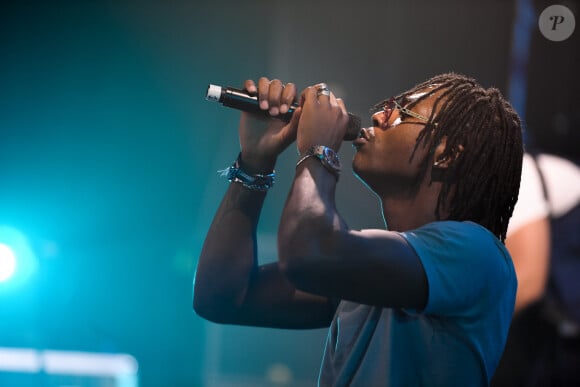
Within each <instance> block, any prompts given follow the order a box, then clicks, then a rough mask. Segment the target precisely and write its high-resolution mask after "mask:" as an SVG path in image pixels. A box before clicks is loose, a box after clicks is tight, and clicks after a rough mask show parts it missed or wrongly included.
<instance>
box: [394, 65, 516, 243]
mask: <svg viewBox="0 0 580 387" xmlns="http://www.w3.org/2000/svg"><path fill="white" fill-rule="evenodd" d="M426 90H427V93H426V94H425V95H422V96H421V97H420V98H418V99H417V100H415V101H413V102H412V103H411V104H409V105H408V107H409V108H412V107H413V106H414V105H416V104H417V103H419V102H420V101H422V100H424V99H425V98H427V97H429V96H431V95H433V94H434V93H437V92H439V91H441V93H440V94H439V95H438V96H437V98H436V100H435V102H434V105H433V109H432V111H431V115H430V117H429V123H427V124H426V125H425V128H424V129H422V131H421V132H420V134H419V136H418V138H417V143H416V145H415V151H416V150H417V149H418V147H419V145H421V144H423V145H424V146H427V147H428V149H429V152H428V154H427V156H426V157H425V159H424V160H422V164H421V169H420V170H421V176H420V177H421V179H420V180H422V178H423V177H424V175H425V173H427V169H428V167H429V164H430V163H431V160H432V159H433V155H434V152H435V149H436V148H437V145H439V143H440V142H441V141H442V140H443V139H445V140H446V147H445V150H444V151H443V153H442V154H441V155H440V157H439V159H440V160H443V159H447V158H451V160H453V161H452V164H451V166H450V167H449V168H448V170H447V172H445V175H446V176H445V179H443V185H442V189H441V193H440V194H439V198H438V202H437V207H436V210H435V213H436V216H437V219H440V211H441V208H442V206H443V205H445V203H447V199H448V197H449V195H450V194H451V193H452V195H453V196H452V197H451V200H450V201H449V203H450V204H449V207H448V208H446V210H448V213H449V217H448V218H447V219H449V220H457V221H465V220H471V221H474V222H476V223H479V224H481V225H482V226H484V227H486V228H487V229H488V230H490V231H491V232H492V233H494V234H495V235H496V236H497V237H498V238H499V239H500V240H501V241H502V242H504V241H505V237H506V232H507V227H508V222H509V219H510V217H511V216H512V213H513V209H514V206H515V204H516V201H517V198H518V193H519V188H520V176H521V169H522V157H523V140H522V128H521V122H520V118H519V116H518V114H517V113H516V111H515V110H514V109H513V107H512V106H511V104H510V103H509V102H508V101H507V100H505V99H504V97H503V96H502V95H501V93H500V91H499V90H498V89H496V88H488V89H485V88H483V87H481V86H480V85H479V84H478V83H477V82H476V81H475V80H474V79H472V78H468V77H466V76H464V75H460V74H455V73H448V74H442V75H438V76H435V77H433V78H431V79H429V80H428V81H426V82H423V83H421V84H419V85H417V86H415V87H414V88H413V89H412V90H410V91H408V92H407V93H405V94H411V93H416V92H417V91H426ZM414 155H415V152H413V155H412V156H411V158H413V157H414Z"/></svg>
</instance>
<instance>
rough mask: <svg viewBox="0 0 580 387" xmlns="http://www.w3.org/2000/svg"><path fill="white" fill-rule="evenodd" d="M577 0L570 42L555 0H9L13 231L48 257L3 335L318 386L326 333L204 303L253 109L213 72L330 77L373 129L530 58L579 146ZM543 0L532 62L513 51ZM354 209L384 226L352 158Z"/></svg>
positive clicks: (0, 152)
mask: <svg viewBox="0 0 580 387" xmlns="http://www.w3.org/2000/svg"><path fill="white" fill-rule="evenodd" d="M557 3H558V4H564V5H566V6H568V7H569V8H570V9H571V10H572V11H573V12H574V14H575V15H576V24H577V27H576V31H575V32H574V34H573V35H572V37H570V38H569V39H568V40H566V41H564V42H552V41H548V40H546V39H545V38H543V36H542V35H541V34H540V33H539V31H538V28H537V16H538V15H539V13H540V12H541V10H543V9H544V8H545V7H547V6H548V5H550V4H552V2H547V1H542V2H532V1H523V0H522V1H505V0H493V1H486V2H483V1H482V2H479V1H462V0H442V1H437V2H435V1H429V0H415V1H407V2H396V1H384V0H383V1H357V2H338V3H337V2H335V1H329V0H324V1H317V2H311V1H305V0H304V1H302V0H296V1H294V2H292V3H289V2H277V1H266V0H252V1H223V0H222V1H215V0H214V1H152V0H148V1H147V0H146V1H123V0H120V1H52V2H40V1H18V2H16V1H14V2H3V3H2V4H3V5H1V6H0V231H2V230H5V229H10V230H18V232H20V233H21V234H22V235H23V236H24V237H25V238H26V240H27V241H28V244H29V246H30V250H31V251H32V252H33V255H34V257H35V259H34V260H33V261H34V262H36V264H35V265H34V267H33V269H34V270H33V269H31V270H30V271H31V274H30V276H29V277H28V278H27V280H26V281H22V283H19V284H18V286H16V285H13V286H12V287H11V285H10V283H0V347H9V348H13V347H26V348H37V349H40V350H42V349H58V350H75V351H88V352H98V353H127V354H131V355H132V356H134V357H135V359H136V360H137V361H138V363H139V379H140V385H141V386H144V387H153V386H176V387H177V386H202V385H205V386H228V385H232V386H241V385H296V386H299V385H305V386H311V385H314V384H315V381H316V377H317V372H318V366H319V362H320V357H321V355H322V346H323V343H324V339H325V334H326V332H325V331H324V330H318V331H310V332H308V331H276V330H268V329H256V328H241V327H230V326H217V325H214V324H210V323H207V322H205V321H204V320H202V319H200V318H199V317H198V316H196V315H195V313H194V312H193V310H192V308H191V296H192V278H193V273H194V270H195V265H196V262H197V256H198V254H199V251H200V249H201V244H202V242H203V237H204V234H205V232H206V230H207V228H208V226H209V223H210V221H211V217H212V215H213V212H214V211H215V209H216V208H217V206H218V204H219V198H220V196H221V195H222V193H223V192H224V191H225V189H226V187H227V182H226V181H224V179H223V178H220V177H218V175H217V173H216V171H217V170H219V169H222V168H225V167H226V166H228V165H229V164H230V163H231V162H232V161H233V159H234V158H235V157H236V155H237V153H238V151H239V145H238V142H237V133H236V127H237V121H238V118H239V113H238V112H236V111H232V110H229V109H226V108H223V107H221V106H219V105H217V104H212V103H210V102H207V101H205V99H204V96H205V91H206V87H207V85H208V83H215V84H218V85H224V86H236V87H237V86H241V84H242V82H243V80H244V79H246V78H254V79H257V78H258V77H259V76H261V75H265V76H268V77H271V78H273V77H277V78H280V79H282V80H284V81H293V82H295V83H296V84H297V85H298V86H299V87H300V88H302V87H305V86H307V85H310V84H313V83H318V82H321V81H325V82H327V83H328V84H329V86H330V88H331V89H332V90H333V91H334V92H335V93H336V94H338V95H339V96H341V97H343V98H344V99H345V101H346V103H347V106H348V108H349V110H350V111H351V112H353V113H356V114H359V115H361V116H362V117H364V119H363V124H364V125H367V124H368V123H369V120H368V118H367V117H368V108H369V107H370V106H372V105H373V104H374V103H375V102H377V101H378V100H381V99H383V98H385V97H388V96H390V95H393V94H396V93H398V92H401V91H403V90H405V89H407V88H409V87H410V86H413V85H414V84H416V83H419V82H421V81H423V80H425V79H427V78H429V77H431V76H433V75H435V74H438V73H442V72H448V71H455V72H460V73H465V74H468V75H470V76H473V77H475V78H477V79H478V80H479V81H480V82H481V83H482V84H483V85H484V86H496V87H498V88H500V89H501V90H502V91H503V92H504V93H505V94H506V95H508V96H510V95H515V94H513V93H514V90H510V80H511V76H512V74H513V73H514V71H520V72H521V71H524V74H525V75H526V76H525V80H526V85H525V86H526V87H527V89H526V92H525V94H524V95H525V98H524V99H523V100H522V99H521V98H519V99H518V100H517V101H514V105H516V107H517V108H518V109H521V112H522V114H523V115H524V119H525V123H526V127H527V128H528V130H527V132H526V135H527V138H528V141H529V142H532V141H533V142H534V144H536V145H539V146H541V147H544V148H546V149H549V150H551V151H553V152H557V153H563V154H567V155H569V156H570V157H576V158H577V157H578V156H579V153H580V151H579V149H580V148H579V145H580V141H579V136H578V133H579V132H580V130H579V128H578V126H579V124H578V123H579V121H580V119H579V110H580V109H579V108H578V106H580V97H579V92H578V90H579V86H580V82H579V76H578V68H579V65H580V61H579V58H578V56H579V52H580V50H579V49H580V44H579V38H578V29H580V26H579V24H580V20H579V19H580V17H579V16H578V15H579V13H578V2H577V1H560V2H557ZM524 6H528V7H529V8H528V9H532V10H533V12H534V15H533V16H532V19H533V20H532V21H533V23H535V24H533V25H531V27H530V35H529V37H530V41H529V44H528V45H527V46H526V47H527V51H526V52H527V54H528V55H527V56H526V57H527V58H528V59H529V62H528V63H527V65H526V63H520V62H517V61H516V62H517V63H515V62H514V60H512V51H513V50H512V48H513V47H514V44H515V43H514V39H513V36H514V35H513V31H514V22H515V21H516V19H517V18H516V15H517V14H518V13H517V11H518V9H520V10H521V9H522V7H524ZM518 7H520V8H518ZM520 44H521V42H520ZM518 87H521V85H519V86H518ZM516 91H517V90H516ZM516 99H517V98H516ZM524 112H525V114H524ZM340 153H341V157H342V159H343V160H349V159H350V157H352V150H351V148H350V147H349V146H348V144H345V146H344V147H343V148H342V149H341V151H340ZM296 157H297V156H296V152H295V149H294V148H293V147H290V149H288V150H287V151H286V152H285V153H284V154H283V155H282V157H281V159H280V162H279V165H278V167H277V172H278V176H279V178H278V180H277V185H276V187H274V188H273V189H272V191H271V192H270V193H269V196H268V199H267V202H266V206H265V209H264V211H263V214H264V216H263V219H262V221H261V224H260V228H259V232H260V237H261V239H262V241H263V242H264V243H262V245H261V247H260V248H261V251H262V253H263V256H264V258H265V260H268V259H272V258H273V254H274V252H275V228H276V227H277V222H278V217H279V215H280V212H281V207H282V205H283V201H284V199H285V195H286V192H287V189H288V187H289V184H290V180H291V177H292V174H293V169H294V163H295V161H296ZM346 164H348V161H346ZM338 205H339V208H340V209H341V211H342V213H343V215H344V217H345V218H346V220H347V222H348V223H349V225H350V226H351V227H353V228H361V227H367V228H368V227H383V223H382V218H381V217H380V213H379V207H378V203H377V201H376V200H375V198H374V197H373V196H372V195H371V194H370V193H368V192H367V191H366V189H365V188H364V187H363V186H362V184H360V183H359V182H358V181H356V179H355V178H354V177H352V176H350V175H349V174H348V173H345V174H344V177H343V178H341V184H340V185H339V192H338ZM2 227H4V228H2ZM1 241H2V235H1V233H0V242H1ZM276 380H278V382H276ZM51 386H52V385H51Z"/></svg>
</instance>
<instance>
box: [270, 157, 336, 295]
mask: <svg viewBox="0 0 580 387" xmlns="http://www.w3.org/2000/svg"><path fill="white" fill-rule="evenodd" d="M335 190H336V179H335V177H334V176H332V175H331V174H330V173H329V172H328V171H326V170H325V169H324V167H323V166H322V165H321V164H320V163H319V161H318V160H316V159H314V158H312V159H311V160H308V161H307V162H305V163H304V165H301V166H300V167H299V169H298V171H297V174H296V177H295V180H294V182H293V185H292V188H291V190H290V193H289V195H288V199H287V201H286V204H285V207H284V211H283V213H282V218H281V222H280V227H279V234H278V245H279V253H280V265H281V267H282V270H283V271H284V272H285V273H286V274H287V275H288V277H289V278H290V279H291V280H298V283H297V285H303V284H300V282H301V281H300V278H299V277H301V274H305V273H307V272H310V271H313V272H316V271H318V265H324V263H325V262H329V260H332V259H335V258H336V251H337V250H339V249H340V247H339V246H338V243H339V241H340V234H341V232H343V231H346V225H345V224H344V222H343V221H342V219H341V218H340V216H339V215H338V213H337V212H336V207H335V198H334V195H335ZM308 290H312V289H308Z"/></svg>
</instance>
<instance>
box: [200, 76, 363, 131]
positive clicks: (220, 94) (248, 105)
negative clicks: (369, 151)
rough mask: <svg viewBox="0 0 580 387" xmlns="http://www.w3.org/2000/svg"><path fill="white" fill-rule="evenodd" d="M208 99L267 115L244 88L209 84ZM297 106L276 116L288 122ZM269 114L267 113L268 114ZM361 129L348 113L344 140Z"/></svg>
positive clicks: (353, 116)
mask: <svg viewBox="0 0 580 387" xmlns="http://www.w3.org/2000/svg"><path fill="white" fill-rule="evenodd" d="M205 98H206V99H207V100H208V101H215V102H219V103H221V104H222V105H224V106H227V107H231V108H234V109H237V110H242V111H245V112H249V113H256V114H262V115H268V111H267V110H262V109H260V106H259V104H258V97H257V96H252V95H249V94H248V92H246V91H245V90H240V89H235V88H233V87H221V86H216V85H211V84H210V85H209V86H208V87H207V93H206V97H205ZM297 107H298V105H297V104H295V103H294V104H292V105H291V106H290V107H289V108H288V112H287V113H284V114H279V115H277V116H276V118H278V119H281V120H283V121H286V122H289V121H290V118H291V117H292V114H293V113H294V110H296V108H297ZM268 116H269V115H268ZM360 130H361V119H360V117H358V116H356V115H354V114H351V113H348V123H347V127H346V133H345V135H344V141H353V140H354V139H356V138H357V137H358V135H359V132H360Z"/></svg>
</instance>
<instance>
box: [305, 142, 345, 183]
mask: <svg viewBox="0 0 580 387" xmlns="http://www.w3.org/2000/svg"><path fill="white" fill-rule="evenodd" d="M309 157H316V158H317V159H318V160H320V162H321V163H322V165H324V167H325V168H326V169H327V170H328V171H329V172H330V173H332V174H333V175H334V177H336V180H338V177H339V176H340V170H341V168H342V166H341V164H340V160H339V158H338V155H337V154H336V152H335V151H334V150H333V149H332V148H329V147H327V146H324V145H314V146H312V147H310V148H309V149H308V150H307V151H306V153H304V155H303V156H302V157H301V158H300V160H298V163H297V164H296V166H298V165H300V164H301V163H302V162H303V161H304V160H306V159H307V158H309Z"/></svg>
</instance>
